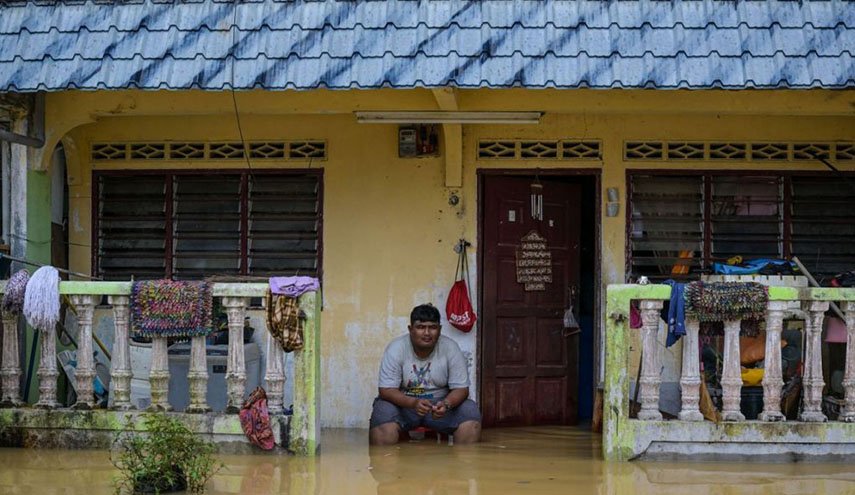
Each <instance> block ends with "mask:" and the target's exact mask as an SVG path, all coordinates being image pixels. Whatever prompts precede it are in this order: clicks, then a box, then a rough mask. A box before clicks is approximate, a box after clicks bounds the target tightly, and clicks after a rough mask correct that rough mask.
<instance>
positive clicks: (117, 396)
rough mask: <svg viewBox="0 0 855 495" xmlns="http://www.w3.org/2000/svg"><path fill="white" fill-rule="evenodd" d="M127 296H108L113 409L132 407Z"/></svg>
mask: <svg viewBox="0 0 855 495" xmlns="http://www.w3.org/2000/svg"><path fill="white" fill-rule="evenodd" d="M129 299H130V298H129V297H128V296H110V298H109V301H110V304H111V305H112V306H113V321H114V326H115V334H114V336H113V353H112V355H113V359H111V360H110V382H111V386H112V389H113V390H112V393H113V409H117V410H120V411H122V410H128V409H133V408H134V406H133V405H132V404H131V378H132V377H133V372H132V371H131V357H130V356H131V349H130V340H129V339H128V326H129V324H130V311H129V308H128V304H129Z"/></svg>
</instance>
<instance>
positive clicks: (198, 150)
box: [169, 143, 205, 160]
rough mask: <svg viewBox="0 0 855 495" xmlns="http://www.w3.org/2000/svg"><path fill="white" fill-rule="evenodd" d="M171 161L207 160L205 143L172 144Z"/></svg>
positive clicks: (170, 150)
mask: <svg viewBox="0 0 855 495" xmlns="http://www.w3.org/2000/svg"><path fill="white" fill-rule="evenodd" d="M169 158H170V159H171V160H192V159H194V158H205V143H172V145H171V146H170V147H169Z"/></svg>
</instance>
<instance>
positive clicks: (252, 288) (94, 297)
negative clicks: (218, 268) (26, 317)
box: [0, 281, 320, 454]
mask: <svg viewBox="0 0 855 495" xmlns="http://www.w3.org/2000/svg"><path fill="white" fill-rule="evenodd" d="M4 286H5V281H0V294H2V289H3V287H4ZM130 289H131V283H130V282H61V284H60V293H61V294H64V295H68V296H69V300H70V302H71V304H72V305H73V306H74V308H73V309H74V312H75V313H76V315H77V324H78V332H79V333H78V339H77V345H78V346H79V347H78V349H77V366H76V369H75V380H76V382H77V383H76V389H77V403H76V404H73V405H72V406H71V407H72V408H73V409H85V410H89V409H96V408H97V406H96V404H95V399H94V391H93V384H94V378H95V362H94V359H93V348H92V342H93V336H92V333H93V328H92V326H93V314H94V311H95V306H96V304H98V302H100V301H101V298H102V296H104V295H106V296H108V301H109V304H110V305H111V306H112V310H113V321H114V335H113V347H112V349H111V350H110V352H111V355H112V356H111V358H112V359H111V362H110V379H111V393H112V409H114V410H117V411H132V410H133V409H134V406H133V405H132V403H131V400H130V393H131V390H130V389H131V378H132V372H131V363H130V337H129V327H130V308H129V294H130ZM266 291H267V284H258V283H247V284H237V283H221V284H214V287H213V293H214V297H217V298H220V299H221V301H222V305H223V307H224V308H225V310H226V314H227V316H228V328H229V346H228V357H227V369H226V383H227V388H228V404H227V409H226V414H234V413H237V412H238V411H239V410H240V407H241V406H242V404H243V402H244V398H245V396H246V394H247V392H248V391H247V390H246V380H247V370H246V360H245V356H244V346H243V331H244V329H243V326H244V317H245V315H246V308H247V307H248V305H249V301H250V299H251V298H254V297H260V298H263V297H264V296H265V294H266ZM317 297H318V296H317V294H316V293H308V294H305V295H303V296H302V297H301V298H300V305H301V309H303V310H304V312H305V313H306V314H307V320H306V323H305V325H304V331H305V333H306V335H305V336H304V341H305V346H306V349H304V350H308V351H310V352H304V351H297V352H295V354H294V362H295V380H294V382H293V383H294V386H295V387H297V388H301V390H295V394H294V400H295V404H294V411H295V413H294V414H295V417H294V418H292V421H291V423H292V425H294V428H292V430H293V431H292V434H291V438H292V440H295V441H296V445H298V450H299V453H304V454H314V452H315V450H316V448H317V439H318V437H319V431H317V429H318V428H317V425H318V421H317V414H318V402H319V395H320V394H319V393H318V391H317V390H316V388H317V387H318V385H319V382H320V380H319V377H318V376H317V371H318V370H319V365H318V363H317V362H315V361H316V360H318V359H319V353H318V352H316V351H317V350H318V344H319V342H318V335H319V331H318V330H319V316H318V312H317V304H316V300H317V299H316V298H317ZM22 318H23V316H18V315H13V314H6V313H4V314H3V315H2V322H3V344H2V362H0V387H2V388H0V407H18V406H21V405H22V404H23V401H22V394H21V389H20V381H21V376H22V363H21V362H20V360H19V349H20V347H19V341H18V340H19V339H18V325H19V320H20V319H22ZM265 330H266V329H265ZM28 331H32V330H28ZM39 337H40V339H39V342H40V346H41V347H40V350H41V356H40V360H39V365H38V371H37V379H38V389H39V398H38V401H37V402H36V404H35V405H36V407H39V408H44V409H57V408H60V407H61V405H60V403H59V401H58V400H57V378H58V376H59V372H58V369H57V353H56V331H55V329H51V330H49V331H45V332H42V333H41V334H40V336H39ZM264 340H265V341H266V342H267V345H266V348H265V365H266V372H265V375H264V380H263V387H264V388H265V390H266V391H267V394H268V408H269V411H270V413H271V414H273V415H281V414H283V412H284V411H285V409H286V404H284V402H283V401H284V384H285V382H286V377H285V373H284V353H283V351H282V349H281V347H280V346H279V345H278V344H277V343H276V342H275V340H273V339H272V338H270V337H269V335H268V338H266V339H264ZM304 355H305V356H308V359H310V360H311V361H312V362H305V359H304ZM206 359H207V355H206V342H205V337H203V336H197V337H193V338H192V339H191V351H190V365H189V371H188V373H187V378H188V383H189V385H190V386H189V391H188V394H189V405H188V406H187V408H186V410H185V411H182V412H184V413H187V414H204V413H210V411H211V407H210V406H209V405H208V402H207V386H208V367H207V362H206ZM150 369H151V371H150V376H149V382H150V384H151V405H150V406H149V410H152V411H170V410H171V409H172V407H171V406H170V404H169V401H168V396H169V378H170V372H169V360H168V355H167V340H166V338H162V337H154V338H153V339H152V358H151V368H150ZM302 389H306V390H302ZM300 400H302V401H304V402H307V403H305V404H302V403H299V404H298V403H297V402H298V401H300ZM298 414H299V417H297V415H298Z"/></svg>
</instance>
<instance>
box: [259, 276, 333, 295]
mask: <svg viewBox="0 0 855 495" xmlns="http://www.w3.org/2000/svg"><path fill="white" fill-rule="evenodd" d="M269 282H270V292H272V293H274V294H276V295H281V296H289V297H300V296H301V295H303V294H305V293H306V292H311V291H316V290H318V289H319V288H320V287H321V284H320V282H318V279H316V278H315V277H270V281H269Z"/></svg>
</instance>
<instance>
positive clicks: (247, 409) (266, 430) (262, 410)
mask: <svg viewBox="0 0 855 495" xmlns="http://www.w3.org/2000/svg"><path fill="white" fill-rule="evenodd" d="M238 416H239V417H240V426H241V428H242V429H243V433H244V435H246V438H248V439H249V441H250V442H252V444H253V445H256V446H258V447H259V448H261V449H264V450H272V449H273V446H274V438H273V429H272V428H271V427H270V411H269V410H268V409H267V394H266V393H265V392H264V389H263V388H261V387H256V388H255V390H253V391H252V393H251V394H249V398H248V399H246V401H245V402H244V403H243V407H241V408H240V413H239V414H238Z"/></svg>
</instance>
